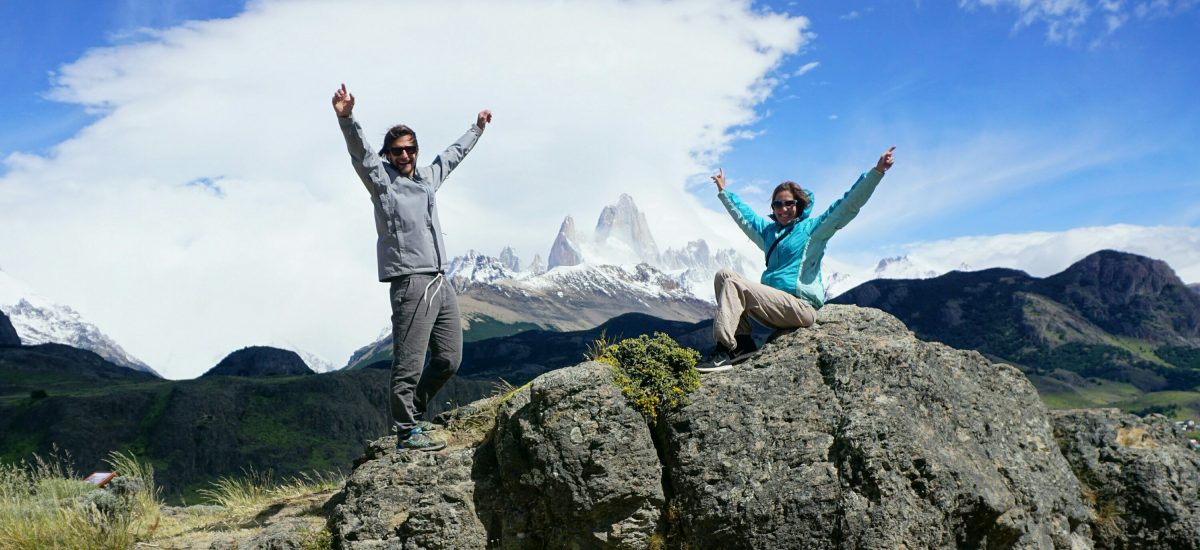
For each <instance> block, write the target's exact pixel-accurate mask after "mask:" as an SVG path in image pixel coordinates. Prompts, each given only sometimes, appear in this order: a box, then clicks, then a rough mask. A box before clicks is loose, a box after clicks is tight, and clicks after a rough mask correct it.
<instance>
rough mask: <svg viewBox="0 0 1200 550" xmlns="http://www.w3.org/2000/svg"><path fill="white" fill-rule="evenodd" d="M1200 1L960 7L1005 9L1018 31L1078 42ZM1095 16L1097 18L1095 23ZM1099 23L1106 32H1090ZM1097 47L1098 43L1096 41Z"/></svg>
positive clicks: (1004, 1)
mask: <svg viewBox="0 0 1200 550" xmlns="http://www.w3.org/2000/svg"><path fill="white" fill-rule="evenodd" d="M1198 3H1200V1H1197V0H1149V1H1143V2H1136V3H1134V4H1133V6H1132V8H1131V7H1130V6H1128V5H1127V4H1126V2H1124V1H1123V0H959V6H962V7H964V8H967V9H974V8H977V7H980V6H984V7H989V8H992V9H999V8H1005V9H1009V10H1015V11H1016V12H1017V22H1016V23H1015V24H1014V30H1019V29H1022V28H1025V27H1030V26H1033V25H1034V24H1043V25H1045V26H1046V40H1048V41H1050V42H1066V43H1071V42H1074V41H1075V40H1076V39H1077V38H1079V37H1080V36H1081V35H1083V34H1093V33H1096V34H1109V33H1112V32H1115V31H1116V30H1117V29H1119V28H1120V27H1122V26H1123V25H1124V24H1125V23H1126V22H1127V21H1128V20H1129V18H1130V17H1136V18H1137V19H1153V18H1158V17H1172V16H1176V15H1179V14H1182V13H1184V12H1186V11H1188V10H1190V9H1192V8H1193V7H1195V6H1196V5H1197V4H1198ZM1093 16H1096V17H1095V18H1094V19H1093ZM1093 20H1095V21H1096V23H1095V24H1096V25H1099V26H1100V27H1101V28H1102V29H1103V30H1099V29H1097V30H1095V31H1090V30H1088V28H1087V27H1088V25H1089V24H1091V23H1092V21H1093ZM1091 43H1092V44H1093V45H1095V44H1097V40H1092V41H1091Z"/></svg>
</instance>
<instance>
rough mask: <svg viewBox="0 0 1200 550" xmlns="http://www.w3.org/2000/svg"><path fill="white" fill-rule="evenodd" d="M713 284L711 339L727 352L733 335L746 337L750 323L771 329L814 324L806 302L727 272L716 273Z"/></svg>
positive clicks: (813, 313)
mask: <svg viewBox="0 0 1200 550" xmlns="http://www.w3.org/2000/svg"><path fill="white" fill-rule="evenodd" d="M713 284H714V285H715V286H716V290H717V314H716V315H715V316H714V317H713V339H714V340H716V341H717V344H719V345H722V346H725V347H726V348H728V349H733V348H734V347H736V339H735V336H736V335H738V334H750V319H754V320H755V321H758V322H759V323H762V324H764V325H766V326H768V327H770V328H775V329H780V328H799V327H809V326H812V324H813V323H814V322H816V320H817V310H816V309H815V308H813V307H812V305H811V304H809V303H808V302H805V301H804V300H801V299H800V298H797V297H795V296H792V295H791V294H788V293H786V292H784V291H782V290H779V289H777V288H771V287H769V286H767V285H764V284H761V283H756V282H754V281H751V280H749V279H747V278H745V277H743V276H741V275H740V274H739V273H737V272H736V271H733V270H731V269H722V270H721V271H718V272H717V276H716V278H715V279H714V280H713Z"/></svg>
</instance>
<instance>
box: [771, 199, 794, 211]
mask: <svg viewBox="0 0 1200 550" xmlns="http://www.w3.org/2000/svg"><path fill="white" fill-rule="evenodd" d="M799 203H800V201H797V200H790V201H771V208H773V209H775V210H781V209H783V208H787V207H789V206H796V205H797V204H799Z"/></svg>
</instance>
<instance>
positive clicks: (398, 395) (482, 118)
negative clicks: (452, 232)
mask: <svg viewBox="0 0 1200 550" xmlns="http://www.w3.org/2000/svg"><path fill="white" fill-rule="evenodd" d="M333 110H334V112H335V113H337V116H338V125H339V126H340V127H341V128H342V136H343V137H345V138H346V149H347V150H348V151H349V152H350V160H351V161H352V162H353V164H354V171H355V172H357V173H358V178H359V179H361V180H362V182H363V185H365V186H366V187H367V192H368V193H370V194H371V202H372V203H373V204H374V205H375V230H376V232H377V233H378V235H379V237H378V239H377V240H376V244H375V251H376V255H377V257H378V260H379V280H380V281H381V282H386V283H390V285H391V302H392V380H391V386H392V387H391V389H392V391H391V411H392V429H393V430H395V432H396V436H397V440H396V447H397V448H400V449H417V450H422V451H436V450H438V449H441V448H443V447H445V446H446V442H445V441H444V440H442V439H441V438H437V437H433V436H431V435H430V434H429V432H430V431H431V430H434V429H435V427H434V425H433V424H432V423H430V422H427V421H425V420H421V419H420V418H421V417H422V415H424V414H425V408H426V406H427V405H428V404H429V402H430V400H432V399H433V396H434V395H436V394H437V392H438V390H439V389H441V387H442V386H443V385H445V383H446V381H448V380H450V377H452V376H454V373H455V372H456V371H457V370H458V364H459V362H461V361H462V342H463V340H462V321H461V320H460V319H459V315H458V299H457V297H456V296H455V294H454V288H453V287H452V286H451V285H450V284H449V283H447V282H446V278H445V277H444V276H443V272H444V270H445V268H446V264H447V262H446V261H445V259H444V257H443V255H444V254H445V253H446V245H445V244H443V243H442V229H441V223H440V222H439V221H438V213H437V201H436V195H435V193H436V192H437V190H438V188H439V187H441V185H442V182H443V181H445V180H446V177H448V176H449V175H450V172H451V171H452V170H454V168H455V167H456V166H458V163H460V162H462V160H463V158H464V157H466V156H467V153H469V152H470V151H471V148H472V147H474V146H475V142H476V141H478V140H479V136H480V135H482V134H483V129H484V128H485V127H486V126H487V124H488V123H489V122H491V121H492V112H491V111H488V110H486V109H485V110H483V111H480V112H479V115H478V116H477V117H476V119H475V124H473V125H472V126H471V128H470V129H468V130H467V133H465V134H463V136H462V137H461V138H459V139H458V141H456V142H454V143H453V144H451V145H450V147H447V148H446V150H445V151H442V153H441V154H440V155H438V156H437V157H435V158H434V159H433V163H432V164H430V165H428V166H423V167H419V168H418V167H417V153H418V152H419V149H418V147H417V134H416V132H413V130H412V128H409V127H408V126H404V125H403V124H401V125H397V126H393V127H392V128H391V129H390V130H388V132H387V134H386V135H384V137H383V148H382V149H380V150H379V153H378V154H376V153H374V152H372V151H371V149H370V147H368V146H367V140H366V137H365V136H364V135H363V130H362V127H361V126H359V125H358V122H356V121H355V120H354V117H353V116H352V112H353V110H354V94H351V93H350V92H348V91H347V90H346V85H345V84H342V87H341V88H340V89H339V90H337V91H336V92H334V94H333ZM426 350H429V351H430V352H431V355H432V357H431V359H430V361H429V366H428V367H426V368H422V367H423V365H424V363H425V352H426Z"/></svg>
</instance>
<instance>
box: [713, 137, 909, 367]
mask: <svg viewBox="0 0 1200 550" xmlns="http://www.w3.org/2000/svg"><path fill="white" fill-rule="evenodd" d="M895 150H896V146H894V145H893V146H892V147H891V148H890V149H888V150H887V151H886V152H884V153H883V155H881V156H880V157H879V162H877V163H875V168H872V169H871V170H868V171H867V172H864V173H863V174H862V175H861V176H859V177H858V181H856V182H854V185H853V186H852V187H850V190H849V191H847V192H846V194H845V196H843V197H842V198H841V199H839V200H837V201H836V202H834V203H833V204H831V205H829V209H828V210H826V211H825V213H824V214H821V215H820V216H817V217H816V218H811V217H809V215H810V214H811V213H812V206H813V195H812V193H811V192H809V191H806V190H804V189H801V188H800V186H799V185H796V184H795V183H793V182H790V181H785V182H783V183H781V184H779V186H778V187H776V188H775V192H774V193H772V195H771V196H772V200H771V210H772V212H773V214H771V216H770V218H771V219H770V220H767V219H764V218H762V217H761V216H759V215H758V214H755V213H754V210H753V209H751V208H750V207H749V206H746V204H745V203H743V202H742V201H741V200H740V199H738V197H737V195H735V194H733V193H732V192H731V191H726V190H725V171H724V170H721V171H720V172H718V173H717V175H715V176H713V177H712V179H713V182H714V183H716V184H717V196H718V197H720V199H721V203H722V204H724V205H725V209H726V210H728V211H729V215H730V216H733V220H734V221H735V222H737V224H738V226H739V227H741V228H742V231H744V232H745V233H746V236H747V237H750V240H752V241H754V244H756V245H758V247H759V248H760V249H762V250H763V252H765V253H766V264H767V269H766V271H763V274H762V278H761V279H759V282H757V283H756V282H753V281H751V280H749V279H746V278H745V277H743V276H741V275H740V274H738V273H737V272H735V271H733V270H730V269H722V270H721V271H719V272H717V276H716V280H715V281H714V282H713V283H714V285H716V290H717V296H716V298H717V313H716V316H715V317H714V318H713V339H714V340H716V342H717V347H716V349H715V350H714V351H713V352H712V355H711V356H710V358H709V360H708V362H706V363H704V364H702V365H700V366H699V367H697V370H699V371H700V372H717V371H723V370H728V369H730V368H732V365H733V364H735V363H737V362H739V361H741V360H744V359H745V358H747V357H749V355H750V354H752V353H754V352H755V351H756V346H755V345H754V340H753V339H751V338H750V319H754V320H755V321H758V322H759V323H762V324H763V325H766V326H768V327H771V328H774V329H795V328H800V327H808V326H812V324H813V322H815V321H816V317H817V309H819V308H820V307H821V306H823V305H825V283H824V282H823V281H822V280H821V258H822V257H823V256H824V255H825V245H826V244H827V243H828V242H829V239H830V237H833V234H834V233H836V232H837V230H839V229H841V228H843V227H846V224H847V223H850V220H852V219H854V216H856V215H858V210H859V208H862V205H863V204H864V203H866V202H867V199H868V198H870V197H871V193H872V192H874V191H875V186H877V185H879V181H880V179H882V178H883V174H884V173H885V172H887V171H888V169H889V168H891V167H892V162H893V161H892V152H893V151H895Z"/></svg>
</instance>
